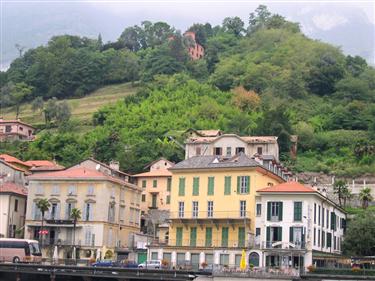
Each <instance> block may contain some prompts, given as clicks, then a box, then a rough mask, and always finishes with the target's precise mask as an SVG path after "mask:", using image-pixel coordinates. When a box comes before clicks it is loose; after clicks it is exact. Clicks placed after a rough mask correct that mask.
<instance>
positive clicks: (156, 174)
mask: <svg viewBox="0 0 375 281" xmlns="http://www.w3.org/2000/svg"><path fill="white" fill-rule="evenodd" d="M170 176H172V173H171V172H170V171H168V170H166V169H160V170H154V171H151V172H146V173H140V174H136V175H133V177H170Z"/></svg>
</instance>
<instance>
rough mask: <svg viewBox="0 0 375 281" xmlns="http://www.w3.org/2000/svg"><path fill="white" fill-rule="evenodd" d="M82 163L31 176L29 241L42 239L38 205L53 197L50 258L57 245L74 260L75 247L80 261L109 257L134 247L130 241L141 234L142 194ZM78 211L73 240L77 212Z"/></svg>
mask: <svg viewBox="0 0 375 281" xmlns="http://www.w3.org/2000/svg"><path fill="white" fill-rule="evenodd" d="M99 163H100V162H98V163H97V164H96V165H95V169H92V168H91V167H90V168H88V167H85V165H78V166H74V167H71V168H69V169H66V170H63V171H57V172H50V173H40V174H34V175H31V176H29V177H28V180H29V197H28V204H27V214H26V235H25V237H26V238H30V239H39V231H40V228H41V212H40V210H39V209H38V208H37V207H36V203H37V201H38V200H39V199H41V198H47V199H48V201H49V202H50V204H51V206H50V208H49V211H48V212H47V214H46V215H45V217H46V221H45V229H46V230H48V234H46V235H45V236H44V238H43V241H44V245H46V247H45V249H44V255H49V256H52V252H53V251H54V249H55V248H56V246H57V249H58V256H59V257H60V258H70V257H71V256H72V245H73V244H75V246H76V247H77V248H78V249H79V250H78V254H77V257H78V258H83V259H85V258H87V259H88V258H103V257H104V256H105V255H106V253H107V251H108V253H109V252H110V253H112V254H114V253H115V252H118V250H119V249H122V252H124V250H126V249H127V248H129V240H130V237H132V236H133V233H138V232H139V230H140V198H141V190H140V189H139V188H138V187H137V186H136V185H134V184H131V183H129V182H127V181H124V180H122V179H120V178H118V177H114V176H112V175H110V174H108V173H106V172H103V171H101V169H100V168H101V166H100V165H101V164H99ZM73 208H78V209H80V210H81V212H82V218H81V219H80V220H79V221H78V223H77V227H76V232H75V241H74V242H73V221H72V219H71V217H70V213H71V210H72V209H73Z"/></svg>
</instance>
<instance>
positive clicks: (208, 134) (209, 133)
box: [196, 130, 221, 137]
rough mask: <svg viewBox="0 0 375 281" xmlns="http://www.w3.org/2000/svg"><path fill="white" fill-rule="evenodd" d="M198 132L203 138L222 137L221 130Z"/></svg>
mask: <svg viewBox="0 0 375 281" xmlns="http://www.w3.org/2000/svg"><path fill="white" fill-rule="evenodd" d="M196 132H197V133H198V134H199V135H201V136H202V137H217V136H219V135H221V131H220V130H196Z"/></svg>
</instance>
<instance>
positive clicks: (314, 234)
mask: <svg viewBox="0 0 375 281" xmlns="http://www.w3.org/2000/svg"><path fill="white" fill-rule="evenodd" d="M315 245H316V228H315V227H314V246H315Z"/></svg>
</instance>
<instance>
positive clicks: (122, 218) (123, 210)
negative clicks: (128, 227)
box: [119, 206, 125, 222]
mask: <svg viewBox="0 0 375 281" xmlns="http://www.w3.org/2000/svg"><path fill="white" fill-rule="evenodd" d="M119 216H120V221H121V222H124V221H125V206H121V207H120V213H119Z"/></svg>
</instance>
